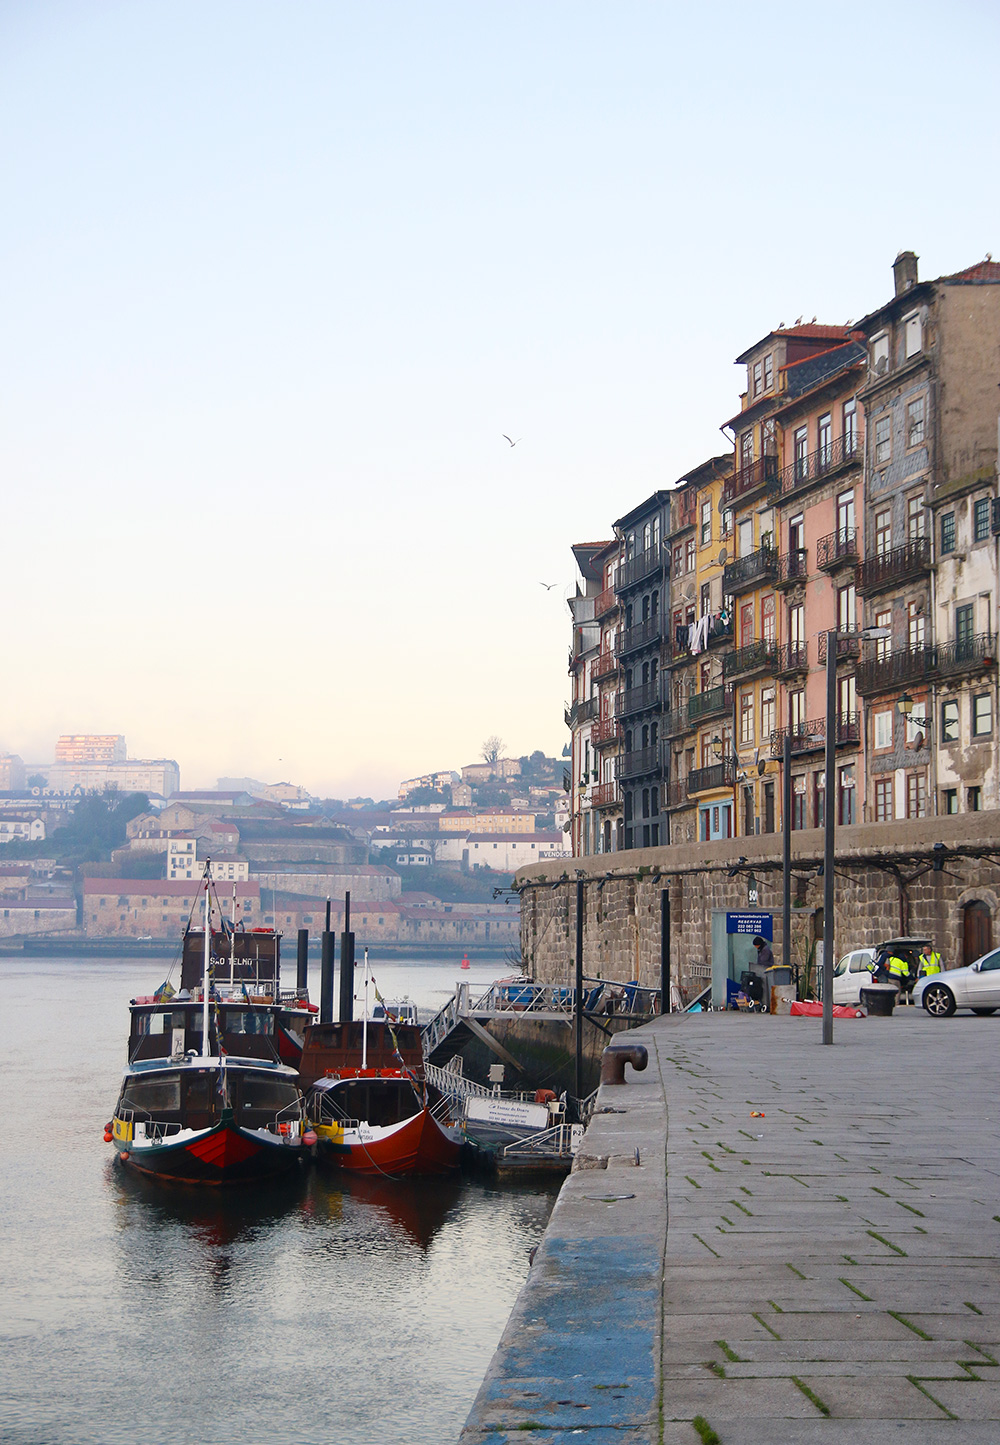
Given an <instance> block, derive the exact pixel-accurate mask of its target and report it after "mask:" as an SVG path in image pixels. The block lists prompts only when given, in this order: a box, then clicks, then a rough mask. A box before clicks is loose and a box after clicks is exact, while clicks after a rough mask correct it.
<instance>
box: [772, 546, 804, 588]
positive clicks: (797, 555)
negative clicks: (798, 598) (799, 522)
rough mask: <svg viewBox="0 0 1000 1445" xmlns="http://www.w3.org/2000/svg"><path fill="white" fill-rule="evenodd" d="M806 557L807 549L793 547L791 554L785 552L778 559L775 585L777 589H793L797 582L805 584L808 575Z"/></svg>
mask: <svg viewBox="0 0 1000 1445" xmlns="http://www.w3.org/2000/svg"><path fill="white" fill-rule="evenodd" d="M806 556H807V553H806V548H805V547H793V548H792V550H791V551H790V552H783V553H782V554H781V556H780V557H779V558H778V566H777V568H776V570H775V574H774V585H775V586H776V587H792V586H794V584H795V583H796V582H804V581H805V580H806V577H807V575H808V568H807V566H806Z"/></svg>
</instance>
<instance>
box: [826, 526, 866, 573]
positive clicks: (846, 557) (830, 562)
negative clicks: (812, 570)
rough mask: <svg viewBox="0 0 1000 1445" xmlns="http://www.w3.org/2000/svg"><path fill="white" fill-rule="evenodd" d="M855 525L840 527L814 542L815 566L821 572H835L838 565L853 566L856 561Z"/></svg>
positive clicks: (856, 540) (856, 534)
mask: <svg viewBox="0 0 1000 1445" xmlns="http://www.w3.org/2000/svg"><path fill="white" fill-rule="evenodd" d="M858 555H859V554H858V529H857V527H841V529H840V531H839V532H830V533H829V535H828V536H826V537H820V539H819V541H818V542H817V543H816V566H817V567H818V568H819V569H820V571H821V572H836V571H837V569H838V567H854V566H856V565H857V561H858Z"/></svg>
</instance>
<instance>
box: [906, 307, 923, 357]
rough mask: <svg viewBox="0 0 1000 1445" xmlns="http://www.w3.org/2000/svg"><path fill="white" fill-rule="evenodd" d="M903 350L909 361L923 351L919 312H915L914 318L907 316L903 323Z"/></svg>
mask: <svg viewBox="0 0 1000 1445" xmlns="http://www.w3.org/2000/svg"><path fill="white" fill-rule="evenodd" d="M903 349H904V353H905V355H906V358H907V360H909V358H910V357H911V356H916V355H917V353H918V352H919V351H921V350H923V336H922V334H921V325H920V313H919V311H915V312H914V313H913V315H912V316H907V317H906V319H905V320H904V322H903Z"/></svg>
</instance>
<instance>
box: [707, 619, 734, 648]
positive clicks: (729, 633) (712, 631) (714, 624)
mask: <svg viewBox="0 0 1000 1445" xmlns="http://www.w3.org/2000/svg"><path fill="white" fill-rule="evenodd" d="M732 640H733V619H732V617H728V618H727V619H726V620H725V622H723V620H722V616H721V614H720V615H716V613H714V612H713V613H712V618H711V621H710V623H709V628H708V645H709V647H714V646H716V645H717V644H718V643H720V642H732Z"/></svg>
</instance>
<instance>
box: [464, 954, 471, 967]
mask: <svg viewBox="0 0 1000 1445" xmlns="http://www.w3.org/2000/svg"><path fill="white" fill-rule="evenodd" d="M462 967H463V968H471V967H472V964H471V963H470V962H469V955H468V954H467V953H463V954H462Z"/></svg>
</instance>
